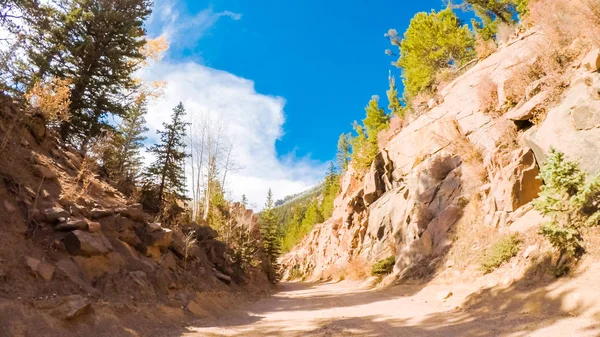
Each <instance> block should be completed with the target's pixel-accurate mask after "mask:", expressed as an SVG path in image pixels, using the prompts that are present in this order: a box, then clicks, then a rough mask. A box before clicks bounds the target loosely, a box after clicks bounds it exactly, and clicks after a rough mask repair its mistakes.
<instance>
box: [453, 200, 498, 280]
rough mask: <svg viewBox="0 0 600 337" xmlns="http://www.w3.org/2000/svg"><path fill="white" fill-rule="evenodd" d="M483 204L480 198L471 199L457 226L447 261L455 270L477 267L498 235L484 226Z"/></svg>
mask: <svg viewBox="0 0 600 337" xmlns="http://www.w3.org/2000/svg"><path fill="white" fill-rule="evenodd" d="M483 208H484V207H483V203H482V201H481V199H479V198H476V197H474V198H471V200H470V202H469V203H468V204H467V206H466V207H465V209H464V213H463V216H462V218H461V219H460V220H459V222H458V223H457V224H456V226H455V230H456V232H455V236H454V243H453V244H452V248H451V249H450V251H449V252H448V256H447V260H448V261H452V264H453V267H452V268H453V269H455V270H458V271H464V270H466V269H468V268H469V267H472V266H476V265H477V263H478V262H479V259H480V256H479V255H478V254H474V252H483V251H484V250H485V249H486V247H488V246H489V245H490V244H491V243H492V242H493V240H494V237H495V236H496V235H497V234H496V230H495V229H494V228H492V227H489V226H484V224H483V217H484V215H485V214H483Z"/></svg>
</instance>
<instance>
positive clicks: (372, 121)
mask: <svg viewBox="0 0 600 337" xmlns="http://www.w3.org/2000/svg"><path fill="white" fill-rule="evenodd" d="M365 111H366V113H367V117H366V118H365V119H364V120H363V125H364V126H365V130H366V131H367V138H368V139H369V140H371V141H375V142H376V141H377V135H378V134H379V131H381V130H384V129H386V128H387V127H388V124H389V122H390V116H388V115H386V114H385V111H384V110H383V108H381V107H380V106H379V97H378V96H373V97H372V98H371V100H370V101H369V104H368V105H367V106H366V107H365Z"/></svg>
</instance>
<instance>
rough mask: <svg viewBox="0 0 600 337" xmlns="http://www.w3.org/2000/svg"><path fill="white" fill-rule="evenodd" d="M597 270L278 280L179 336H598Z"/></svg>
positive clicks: (599, 327)
mask: <svg viewBox="0 0 600 337" xmlns="http://www.w3.org/2000/svg"><path fill="white" fill-rule="evenodd" d="M597 267H598V265H597V264H595V265H589V266H588V268H586V271H585V272H583V273H582V274H580V275H578V276H575V277H573V278H572V279H562V280H557V279H549V280H547V282H546V283H545V286H543V287H535V288H529V287H528V286H527V279H525V278H524V279H523V281H519V280H517V281H516V282H514V283H511V284H510V285H508V286H502V285H498V286H494V287H486V286H484V285H481V284H479V283H477V282H475V283H469V284H444V283H441V282H439V283H437V282H434V283H431V284H427V285H402V286H398V287H394V288H391V289H386V290H380V291H373V290H365V289H361V288H360V287H359V286H358V285H357V284H354V283H348V282H342V283H321V284H313V283H284V284H282V285H281V291H280V292H279V293H278V294H276V295H275V296H273V297H271V298H269V299H265V300H263V301H260V302H257V303H255V304H252V305H249V306H248V307H246V308H243V309H240V310H238V311H237V312H234V313H231V314H230V315H228V316H226V317H221V318H218V319H212V320H204V321H200V322H198V326H197V327H189V328H188V332H187V333H184V334H183V335H182V336H187V337H200V336H286V337H288V336H291V337H293V336H373V337H374V336H407V337H408V336H411V337H415V336H417V337H418V336H444V337H446V336H447V337H451V336H511V337H516V336H540V337H541V336H584V337H585V336H598V335H600V324H598V318H599V317H600V306H599V305H598V304H597V303H598V299H600V291H599V290H598V288H597V287H596V281H595V280H596V279H597V277H598V275H597V274H598V272H597ZM575 287H576V289H575ZM449 292H452V295H450V296H449V297H448V298H447V299H446V300H443V299H442V298H443V297H446V296H447V295H448V293H449ZM582 294H585V296H582Z"/></svg>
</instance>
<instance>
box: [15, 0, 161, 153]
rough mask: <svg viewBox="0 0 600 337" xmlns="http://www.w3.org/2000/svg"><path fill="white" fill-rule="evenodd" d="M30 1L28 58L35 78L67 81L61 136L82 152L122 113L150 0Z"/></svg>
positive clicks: (132, 86) (141, 58)
mask: <svg viewBox="0 0 600 337" xmlns="http://www.w3.org/2000/svg"><path fill="white" fill-rule="evenodd" d="M29 2H32V3H34V4H35V5H31V6H27V7H26V9H27V11H26V15H25V16H26V17H27V18H28V19H27V22H28V24H29V25H30V26H31V29H30V30H28V31H27V34H28V36H27V40H28V41H29V48H28V51H27V54H28V57H29V59H30V61H31V63H32V64H33V66H34V68H35V76H34V79H37V80H42V79H45V78H47V77H51V76H52V77H56V78H63V79H68V80H70V81H71V83H72V87H71V88H72V90H71V96H70V100H71V105H70V111H71V119H70V120H69V121H66V122H64V123H63V125H62V126H61V134H62V135H63V138H65V139H68V140H71V141H73V142H75V143H77V144H79V145H80V148H81V149H82V150H84V151H85V150H86V149H87V146H88V144H89V142H90V141H91V140H92V139H94V138H96V137H98V136H100V135H101V134H102V132H103V130H105V129H112V127H111V125H110V124H109V121H108V119H107V116H109V115H116V116H124V115H125V114H126V106H127V93H128V92H130V91H131V90H134V89H135V88H136V86H137V84H136V81H134V79H133V77H132V75H133V73H134V72H135V71H136V70H137V69H139V66H140V65H141V64H142V62H143V61H144V55H143V54H142V52H141V50H142V47H143V46H144V44H145V39H144V36H145V35H146V32H145V30H144V27H143V23H144V21H145V20H146V19H147V18H148V17H149V15H150V13H151V5H152V4H151V1H149V0H119V1H115V0H61V1H55V2H52V1H50V2H43V3H42V2H37V1H28V2H27V3H29Z"/></svg>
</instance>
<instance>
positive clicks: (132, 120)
mask: <svg viewBox="0 0 600 337" xmlns="http://www.w3.org/2000/svg"><path fill="white" fill-rule="evenodd" d="M146 113H147V109H146V102H145V101H144V100H138V101H137V102H136V103H135V105H133V106H132V107H130V108H129V109H128V110H127V114H126V115H125V117H124V118H123V120H122V121H121V123H119V126H118V127H117V129H116V132H115V133H114V135H113V137H112V139H111V144H110V146H109V147H108V148H107V150H106V151H105V153H104V154H103V162H104V167H105V169H106V170H107V171H108V174H109V177H110V178H111V179H112V180H113V181H114V182H115V183H116V185H117V187H118V189H119V190H120V191H122V192H124V193H126V194H128V195H130V194H131V192H132V187H133V186H134V185H135V183H136V181H137V179H138V177H139V175H140V171H141V168H142V165H143V161H142V156H141V153H140V152H141V150H142V148H143V147H144V144H143V142H144V140H146V137H145V136H144V135H143V134H144V133H145V132H147V131H148V128H147V127H146V126H145V125H146V119H145V118H144V116H145V115H146Z"/></svg>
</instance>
